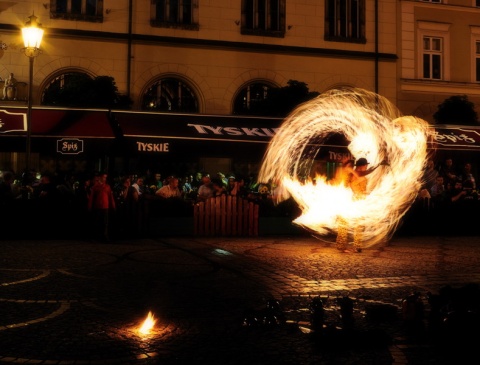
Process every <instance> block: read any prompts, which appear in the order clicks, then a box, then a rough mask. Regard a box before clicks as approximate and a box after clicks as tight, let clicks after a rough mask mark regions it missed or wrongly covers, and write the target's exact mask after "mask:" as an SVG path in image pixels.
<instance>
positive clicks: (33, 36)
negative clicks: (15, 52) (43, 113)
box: [22, 14, 43, 184]
mask: <svg viewBox="0 0 480 365" xmlns="http://www.w3.org/2000/svg"><path fill="white" fill-rule="evenodd" d="M28 19H29V20H28V21H27V22H26V23H25V26H24V27H23V28H22V37H23V43H24V45H25V47H24V48H23V52H24V53H25V56H27V57H28V58H29V61H30V62H29V66H30V67H29V70H28V107H27V149H26V155H25V175H24V179H25V180H24V183H26V184H27V183H28V182H29V181H28V180H29V178H30V176H29V175H30V154H31V136H32V103H33V100H32V95H33V60H34V59H35V57H37V56H38V55H39V54H40V43H41V42H42V37H43V29H42V28H41V24H40V23H38V22H37V19H38V18H37V17H36V16H35V14H32V15H30V16H29V18H28Z"/></svg>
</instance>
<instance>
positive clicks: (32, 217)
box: [0, 157, 480, 240]
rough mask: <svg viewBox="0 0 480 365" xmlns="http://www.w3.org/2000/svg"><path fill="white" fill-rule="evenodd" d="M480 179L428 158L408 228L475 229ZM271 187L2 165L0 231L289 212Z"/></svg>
mask: <svg viewBox="0 0 480 365" xmlns="http://www.w3.org/2000/svg"><path fill="white" fill-rule="evenodd" d="M102 180H104V182H105V183H107V184H108V186H109V189H110V190H111V198H112V200H111V202H106V200H105V197H104V198H102V199H103V200H102V199H100V198H99V199H97V200H92V196H93V193H94V192H95V191H96V190H97V189H98V187H99V186H100V185H99V184H100V183H101V181H102ZM477 181H478V180H477V176H476V166H474V165H472V163H470V162H465V163H463V164H461V166H457V165H456V164H455V161H454V160H453V159H452V158H450V157H448V158H446V159H444V160H443V161H437V162H435V161H434V160H429V161H428V162H427V164H426V168H425V171H424V175H423V176H422V188H421V190H420V192H419V194H418V197H417V200H416V202H415V203H414V206H413V207H412V209H410V211H409V212H408V213H407V216H406V219H405V221H409V220H410V221H411V222H414V223H415V224H413V226H419V225H423V227H424V228H425V229H424V230H427V231H428V232H440V233H441V232H442V231H445V230H446V229H448V228H450V227H451V228H452V229H455V227H460V226H461V227H467V228H468V227H475V226H476V225H475V223H474V221H473V220H474V218H475V217H476V212H477V211H478V209H479V206H480V203H479V202H480V195H479V194H478V192H477ZM274 189H275V187H274V186H273V187H272V186H270V185H268V184H262V183H259V182H258V181H257V180H256V179H255V176H253V175H252V176H241V175H240V174H237V175H234V174H227V175H225V174H224V173H222V172H218V173H215V174H212V175H211V174H209V173H205V172H197V173H195V174H184V175H183V176H169V175H166V176H163V175H162V173H160V172H154V173H151V172H150V171H147V172H146V173H144V174H135V173H134V174H118V175H115V176H108V175H106V174H104V173H100V172H97V173H92V174H89V175H83V174H79V175H75V174H65V175H55V174H50V173H43V174H37V175H34V174H30V175H28V176H25V175H22V176H17V175H15V174H14V173H13V172H10V171H3V172H0V220H1V221H2V223H3V226H4V227H6V229H5V230H9V229H11V230H15V229H16V230H19V229H20V230H21V229H22V226H21V224H18V222H26V221H28V222H29V223H28V224H29V226H30V227H32V229H35V228H34V227H36V230H37V232H38V231H39V230H42V229H43V230H48V229H56V228H55V227H62V226H63V227H69V228H68V229H69V230H70V232H71V233H72V234H74V235H75V234H78V235H84V236H85V235H86V236H89V237H96V238H99V239H105V240H109V239H110V233H109V232H106V231H105V227H111V226H112V222H114V223H115V234H116V235H117V236H119V235H121V236H133V235H135V236H141V235H144V234H146V233H147V232H148V231H149V221H150V220H149V218H150V217H151V216H152V215H153V216H169V217H175V216H189V215H192V214H193V206H194V205H195V204H198V203H200V202H202V201H205V200H206V199H208V198H210V197H214V196H220V195H227V196H228V195H229V196H237V197H241V198H244V199H248V200H251V201H255V202H258V203H259V204H260V206H261V208H260V209H261V212H263V213H265V214H266V215H269V214H274V215H277V214H280V215H282V216H291V217H293V218H294V217H295V215H296V214H298V207H296V206H295V204H294V202H292V201H288V202H287V203H286V204H284V205H283V207H281V208H280V209H278V205H275V204H273V199H272V197H273V194H274ZM109 194H110V193H109ZM95 207H97V208H99V209H95ZM101 209H104V210H103V211H102V210H101ZM105 209H106V210H107V212H108V213H105ZM274 210H275V211H274ZM272 212H273V213H272ZM109 218H110V221H109V220H108V219H109ZM72 226H73V227H74V230H72ZM472 229H473V228H472ZM5 230H4V231H5Z"/></svg>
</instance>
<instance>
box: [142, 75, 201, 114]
mask: <svg viewBox="0 0 480 365" xmlns="http://www.w3.org/2000/svg"><path fill="white" fill-rule="evenodd" d="M142 109H144V110H156V111H162V112H184V113H198V112H199V108H198V99H197V96H196V95H195V93H194V92H193V90H192V88H191V87H190V86H189V85H188V84H186V83H185V82H184V81H182V80H180V79H177V78H174V77H166V78H162V79H160V80H158V81H156V82H155V83H154V84H152V85H151V86H150V87H149V88H148V89H147V90H146V92H145V94H144V95H143V99H142Z"/></svg>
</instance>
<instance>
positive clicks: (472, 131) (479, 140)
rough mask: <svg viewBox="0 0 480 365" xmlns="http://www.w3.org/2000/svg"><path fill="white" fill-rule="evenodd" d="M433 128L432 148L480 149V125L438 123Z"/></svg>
mask: <svg viewBox="0 0 480 365" xmlns="http://www.w3.org/2000/svg"><path fill="white" fill-rule="evenodd" d="M433 128H434V131H433V135H432V138H431V141H430V147H431V148H432V149H437V150H456V151H480V126H478V127H477V126H464V125H438V126H435V127H433Z"/></svg>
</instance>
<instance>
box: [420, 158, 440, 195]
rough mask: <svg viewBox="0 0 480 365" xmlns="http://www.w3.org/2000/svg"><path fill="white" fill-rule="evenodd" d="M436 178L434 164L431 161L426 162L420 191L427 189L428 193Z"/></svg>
mask: <svg viewBox="0 0 480 365" xmlns="http://www.w3.org/2000/svg"><path fill="white" fill-rule="evenodd" d="M437 176H438V171H437V169H436V168H435V162H434V161H433V160H432V159H429V160H428V161H427V165H426V166H425V170H424V172H423V177H422V189H427V190H428V191H429V192H430V190H432V187H433V186H434V185H435V180H436V178H437Z"/></svg>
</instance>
